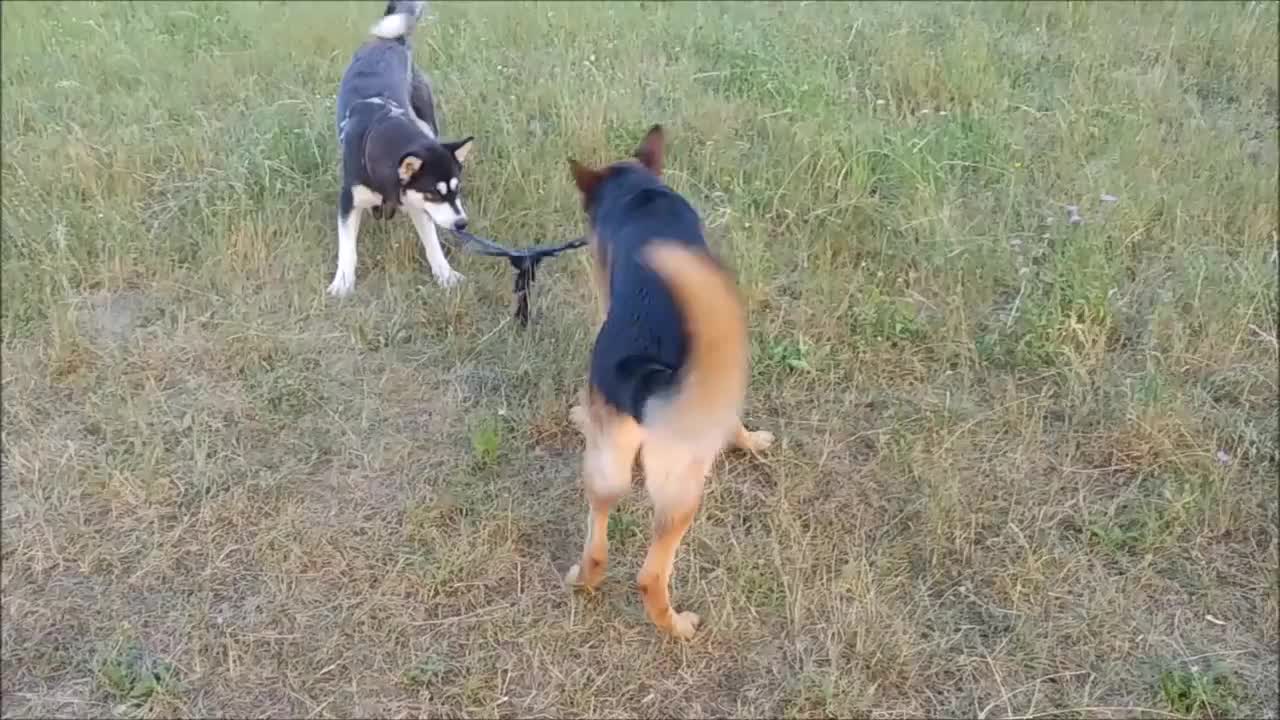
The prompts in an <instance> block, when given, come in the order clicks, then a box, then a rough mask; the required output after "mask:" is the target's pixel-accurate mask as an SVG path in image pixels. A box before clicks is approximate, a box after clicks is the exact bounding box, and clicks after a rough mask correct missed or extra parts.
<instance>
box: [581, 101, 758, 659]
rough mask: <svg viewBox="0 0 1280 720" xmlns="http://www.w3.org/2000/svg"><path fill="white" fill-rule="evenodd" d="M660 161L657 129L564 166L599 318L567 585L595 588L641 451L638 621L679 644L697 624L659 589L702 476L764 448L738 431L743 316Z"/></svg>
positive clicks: (665, 583) (743, 381)
mask: <svg viewBox="0 0 1280 720" xmlns="http://www.w3.org/2000/svg"><path fill="white" fill-rule="evenodd" d="M663 152H664V139H663V131H662V128H661V127H660V126H656V125H655V126H654V127H653V128H652V129H650V130H649V133H648V134H647V135H646V136H645V138H644V140H643V142H642V143H641V145H640V147H639V149H638V150H636V152H635V160H634V161H633V160H624V161H621V162H617V163H614V164H612V165H609V166H608V167H605V168H602V169H594V168H588V167H585V166H583V165H581V164H579V163H578V162H576V161H574V160H570V161H569V164H570V168H571V170H572V172H573V177H574V180H575V182H576V183H577V185H578V190H579V191H580V192H581V194H582V202H583V207H584V209H585V210H586V213H587V216H588V220H589V224H590V228H591V236H592V238H591V245H592V249H593V252H594V272H593V279H594V284H595V286H596V291H597V293H598V295H599V298H600V300H601V309H602V311H603V315H604V318H603V322H602V323H601V325H600V329H599V332H598V334H597V336H596V342H595V346H594V348H593V349H592V352H591V369H590V375H589V378H588V382H587V387H586V392H585V393H584V402H583V404H581V405H578V406H576V407H574V408H573V411H572V418H573V421H574V423H575V424H576V425H577V426H578V428H579V429H580V430H581V431H582V433H583V435H584V436H585V437H586V449H585V451H584V454H583V464H582V465H583V467H582V472H583V484H584V485H585V489H586V496H587V502H588V504H589V506H590V517H589V520H588V523H587V539H586V544H585V546H584V547H583V550H582V559H581V561H580V562H579V563H578V564H577V565H574V566H573V567H572V568H570V570H569V572H568V574H567V575H566V577H565V581H566V582H567V583H568V584H570V585H571V586H575V587H583V588H587V589H594V588H595V587H596V586H598V585H599V584H600V582H601V580H603V579H604V573H605V568H606V566H607V564H608V557H609V547H608V537H607V531H608V524H609V511H610V510H611V509H612V508H613V506H614V504H615V503H617V501H618V500H619V499H620V498H621V497H622V496H623V495H625V494H626V493H627V492H628V491H629V490H630V489H631V468H632V465H633V463H634V462H635V456H636V453H637V452H639V453H640V458H641V463H642V465H643V468H644V474H645V486H646V487H647V488H648V492H649V497H650V498H651V499H652V500H653V505H654V521H653V533H654V535H653V540H652V543H651V545H650V546H649V553H648V557H647V558H646V559H645V562H644V567H643V568H641V570H640V573H639V575H638V576H637V578H636V580H637V584H638V585H639V589H640V592H641V594H642V596H643V598H644V606H645V611H646V612H647V613H648V616H649V619H650V620H652V621H653V623H654V624H655V625H657V626H658V627H659V628H661V629H663V630H665V631H667V632H670V633H671V634H673V635H675V636H676V637H679V638H688V637H691V636H692V635H693V633H694V630H695V629H696V628H697V626H698V623H699V617H698V615H696V614H695V613H692V612H681V613H677V612H675V611H674V610H673V609H672V608H671V601H670V595H669V590H668V587H669V584H670V579H671V569H672V565H673V563H674V561H675V554H676V549H677V548H678V547H679V545H680V541H681V539H682V538H683V537H684V534H685V531H686V530H688V529H689V526H690V524H692V522H693V516H694V514H695V513H696V512H697V510H698V505H699V504H700V502H701V500H702V489H703V483H704V481H705V479H706V475H707V473H708V472H709V471H710V469H711V464H712V462H713V461H714V460H715V458H716V455H717V454H718V453H719V452H720V451H721V450H723V449H724V448H725V446H726V445H728V444H731V443H732V444H733V445H735V446H736V447H739V448H743V449H748V450H753V451H754V450H763V449H764V448H766V447H768V446H769V445H770V444H771V443H772V442H773V435H772V434H770V433H768V432H763V431H757V432H748V431H747V430H746V428H744V427H743V426H742V422H741V420H740V416H741V413H742V407H743V403H744V400H745V397H746V391H747V381H748V375H749V371H748V355H749V346H748V340H747V323H746V315H745V310H744V307H743V304H742V300H741V299H740V297H739V295H738V291H737V287H736V285H735V283H734V280H733V278H732V277H731V276H730V274H729V273H728V271H726V270H725V268H724V267H722V266H721V264H720V262H719V261H718V260H717V259H716V258H715V257H714V256H713V255H712V254H711V250H710V248H709V247H708V246H707V243H706V241H705V239H704V238H703V233H702V222H701V220H700V219H699V217H698V214H697V212H696V211H695V210H694V209H693V207H692V206H690V205H689V203H688V202H686V201H685V199H684V198H682V197H681V196H680V195H679V194H678V193H676V192H675V191H674V190H672V189H671V188H669V187H667V186H666V185H665V184H664V183H663V182H662V179H661V175H662V166H663Z"/></svg>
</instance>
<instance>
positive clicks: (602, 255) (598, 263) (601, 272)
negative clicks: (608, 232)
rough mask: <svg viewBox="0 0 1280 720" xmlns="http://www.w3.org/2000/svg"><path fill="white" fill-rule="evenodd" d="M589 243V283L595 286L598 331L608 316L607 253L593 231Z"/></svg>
mask: <svg viewBox="0 0 1280 720" xmlns="http://www.w3.org/2000/svg"><path fill="white" fill-rule="evenodd" d="M589 244H590V246H591V284H592V285H593V286H594V287H595V290H596V308H597V309H598V310H599V311H600V314H599V316H598V317H597V318H596V332H600V328H601V327H602V326H603V325H604V321H605V318H607V317H608V316H609V253H608V252H607V251H606V250H605V248H604V245H602V244H601V243H600V238H598V237H596V234H595V233H592V234H591V237H590V240H589Z"/></svg>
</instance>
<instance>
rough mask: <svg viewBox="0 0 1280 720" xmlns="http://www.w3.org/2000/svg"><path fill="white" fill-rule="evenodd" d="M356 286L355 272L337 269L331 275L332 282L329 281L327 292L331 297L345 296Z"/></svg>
mask: <svg viewBox="0 0 1280 720" xmlns="http://www.w3.org/2000/svg"><path fill="white" fill-rule="evenodd" d="M355 288H356V275H355V273H349V272H343V271H341V270H339V271H338V272H337V274H335V275H334V276H333V282H331V283H329V289H328V291H327V292H328V293H329V295H331V296H333V297H346V296H348V295H350V294H351V291H352V290H354V289H355Z"/></svg>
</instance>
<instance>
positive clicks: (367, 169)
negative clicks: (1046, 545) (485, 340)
mask: <svg viewBox="0 0 1280 720" xmlns="http://www.w3.org/2000/svg"><path fill="white" fill-rule="evenodd" d="M425 5H426V3H425V2H422V1H420V0H418V1H409V0H390V2H388V3H387V9H386V13H385V15H384V16H383V18H382V20H380V21H379V22H378V23H377V24H376V25H374V26H373V28H372V29H371V30H370V32H371V33H372V34H373V38H372V39H370V40H369V41H368V42H366V43H364V44H363V45H362V46H360V49H358V50H356V53H355V56H354V57H352V59H351V64H350V65H348V66H347V71H346V73H345V74H344V75H343V76H342V84H341V85H340V86H339V88H338V142H339V145H340V146H341V148H342V191H341V193H340V194H339V195H338V269H337V272H335V273H334V276H333V283H332V284H330V285H329V294H330V295H334V296H339V297H340V296H344V295H347V294H349V293H350V292H351V291H352V290H353V289H354V288H355V284H356V237H357V235H359V233H360V220H361V217H362V216H363V215H364V211H365V210H369V209H373V210H374V211H375V213H376V214H378V215H379V216H381V217H391V216H393V215H394V214H395V210H396V208H397V207H403V208H404V209H405V212H406V213H407V214H408V215H409V219H410V220H412V221H413V226H414V227H415V228H416V229H417V231H418V237H419V238H420V239H421V240H422V248H423V250H425V251H426V253H427V262H428V263H429V264H430V265H431V273H432V274H433V275H435V277H436V281H437V282H439V283H440V285H441V286H443V287H451V286H453V285H456V284H457V283H458V282H460V281H461V280H462V279H463V278H462V275H460V274H459V273H457V272H455V271H454V269H453V268H452V267H450V266H449V261H448V260H447V259H445V256H444V252H443V251H442V250H441V249H440V238H439V237H438V236H437V235H436V227H435V226H436V225H440V226H441V227H444V228H449V229H454V228H456V229H459V230H461V229H463V228H465V227H466V226H467V213H466V211H464V210H463V209H462V196H461V190H462V185H461V183H462V163H463V161H464V160H466V157H467V152H468V151H469V150H470V149H471V145H472V140H473V139H474V138H471V137H467V138H465V139H463V140H459V141H457V142H442V141H441V140H440V139H439V137H438V135H439V126H438V125H437V123H436V115H435V106H434V101H433V98H432V95H431V85H430V83H429V82H428V81H427V79H426V77H425V76H424V75H423V74H422V73H420V72H419V71H418V70H417V68H415V67H414V64H413V58H412V57H411V53H410V49H409V44H408V41H407V36H408V34H409V33H410V32H411V31H412V30H413V28H414V27H415V26H416V25H417V23H418V18H419V17H420V16H421V15H422V12H423V8H424V6H425Z"/></svg>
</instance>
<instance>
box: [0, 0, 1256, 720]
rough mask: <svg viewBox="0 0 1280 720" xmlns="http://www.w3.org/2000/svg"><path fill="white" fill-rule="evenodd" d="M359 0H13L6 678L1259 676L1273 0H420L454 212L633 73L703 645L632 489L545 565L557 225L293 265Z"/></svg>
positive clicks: (521, 186) (1052, 689) (1103, 704)
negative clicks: (714, 334) (580, 583)
mask: <svg viewBox="0 0 1280 720" xmlns="http://www.w3.org/2000/svg"><path fill="white" fill-rule="evenodd" d="M379 7H380V5H378V4H366V3H361V4H348V3H325V4H306V3H298V4H270V3H263V4H257V5H254V4H248V3H225V4H224V3H201V4H196V5H172V4H167V3H166V4H152V5H120V4H110V3H108V4H98V5H90V4H80V3H75V4H62V5H58V6H56V8H55V6H51V5H44V4H33V3H28V4H12V3H6V5H5V9H4V19H3V41H4V42H3V60H4V73H3V90H4V93H3V120H4V123H3V146H4V167H3V189H4V195H3V213H4V215H3V220H4V223H3V241H2V245H0V252H2V259H3V263H2V264H0V272H2V275H0V279H2V280H3V310H2V312H0V321H2V323H3V351H4V355H3V430H2V433H3V434H2V440H3V482H2V484H0V489H2V491H3V537H2V543H0V547H2V553H3V554H2V559H3V567H2V569H0V592H2V594H3V626H2V629H0V645H2V647H3V651H2V664H0V670H2V672H3V692H2V693H0V708H2V710H3V715H4V716H5V717H49V716H74V717H86V716H126V715H128V716H133V715H142V716H148V717H161V716H172V715H184V716H200V717H212V716H237V717H247V716H278V717H304V716H315V717H352V716H361V717H369V716H393V717H402V716H420V715H440V714H447V715H466V716H507V717H509V716H519V717H571V716H580V717H635V716H643V717H664V716H713V715H715V716H723V715H732V716H754V717H776V716H778V715H787V716H805V717H820V716H828V717H833V716H840V717H849V716H870V717H921V716H925V715H928V716H948V717H961V716H964V717H984V718H995V717H1040V716H1046V715H1049V714H1052V715H1054V716H1059V717H1117V718H1118V717H1133V716H1146V717H1168V716H1179V717H1181V716H1206V717H1208V716H1212V717H1223V716H1227V715H1235V716H1255V717H1256V716H1267V717H1276V716H1277V713H1278V712H1280V710H1278V708H1280V696H1278V695H1277V693H1276V687H1277V680H1278V678H1277V672H1278V670H1277V652H1278V650H1280V638H1278V637H1277V630H1276V628H1277V624H1278V622H1280V571H1278V570H1277V567H1278V559H1277V553H1278V551H1280V549H1278V546H1277V537H1278V530H1277V528H1278V524H1280V510H1278V509H1277V508H1278V503H1277V497H1276V493H1277V487H1276V473H1277V471H1278V470H1280V462H1278V455H1280V451H1278V445H1280V443H1278V441H1277V400H1276V398H1277V363H1276V342H1275V335H1276V329H1277V301H1276V291H1277V286H1276V272H1277V266H1276V234H1275V233H1276V212H1277V200H1276V197H1277V179H1276V173H1277V150H1276V138H1277V135H1276V114H1277V78H1276V62H1277V57H1276V45H1275V42H1274V40H1275V36H1276V27H1277V12H1276V6H1275V5H1274V4H1264V3H1232V4H1181V5H1150V4H1141V5H1133V6H1118V5H1107V6H1103V5H1100V4H1090V3H1075V4H1062V3H1031V4H1025V5H996V4H987V3H979V4H975V5H965V6H959V5H949V6H948V5H943V6H933V5H915V4H907V5H901V6H890V5H853V4H849V5H843V4H823V3H810V4H804V5H792V4H788V5H787V6H786V7H785V8H784V7H782V6H781V5H777V4H764V3H760V4H752V5H739V6H735V7H732V8H730V7H728V6H716V7H712V6H707V5H676V6H670V5H663V6H661V7H655V6H653V5H652V4H650V5H648V6H647V7H644V8H641V7H640V6H638V5H624V4H612V5H609V6H604V5H595V6H592V5H584V4H574V5H565V4H551V5H541V4H540V5H507V4H496V3H495V4H491V3H484V4H473V5H461V4H459V5H455V4H447V3H440V4H439V5H438V6H437V7H436V13H437V15H438V16H439V17H438V19H437V20H436V21H434V22H435V24H434V25H433V26H432V27H431V29H429V30H427V31H426V32H424V33H423V36H424V40H423V41H422V44H423V49H422V50H421V51H420V52H419V57H420V58H421V59H422V60H423V62H424V63H425V64H426V66H427V67H428V68H429V69H431V70H432V71H433V72H434V73H435V74H436V76H437V81H438V84H439V91H440V93H439V94H440V96H441V100H442V104H443V113H442V114H443V115H444V118H445V122H446V126H447V129H448V131H449V132H450V134H454V133H461V132H466V133H468V134H470V133H474V134H475V135H477V136H478V138H479V140H478V142H477V149H476V152H475V153H474V157H475V161H474V163H473V166H472V168H471V169H470V170H469V176H468V182H469V190H468V192H469V193H470V198H471V200H470V203H471V213H472V215H473V218H474V219H475V220H474V221H475V222H476V223H477V229H478V230H480V231H482V232H486V234H490V235H492V236H494V237H498V238H504V239H506V238H514V239H517V240H519V239H522V238H538V239H539V240H545V239H554V238H563V237H568V236H570V235H571V234H572V233H576V232H578V231H580V228H581V220H580V218H579V214H580V211H579V209H578V206H577V201H576V198H575V197H574V195H573V188H572V182H571V180H570V178H569V176H568V172H567V170H566V169H565V166H564V157H565V156H567V155H574V156H576V157H579V158H581V159H583V160H585V161H592V162H596V161H602V160H606V159H609V158H613V157H616V156H617V154H618V153H619V152H622V151H625V150H626V149H628V148H629V147H630V146H631V144H632V143H634V141H635V138H637V137H639V134H640V133H642V132H643V129H644V128H646V127H648V125H649V124H651V123H653V122H658V121H661V122H663V123H664V124H665V125H666V126H667V128H668V133H669V136H668V137H669V141H670V157H669V164H670V169H669V177H670V179H671V182H672V183H673V184H674V185H675V186H676V187H677V188H678V189H680V190H681V191H682V192H685V193H686V194H687V195H688V196H689V197H690V199H691V200H692V201H693V202H694V203H695V204H696V206H697V207H698V208H699V209H700V210H701V211H702V212H703V215H704V217H705V218H706V219H707V224H708V226H709V229H710V230H709V231H710V235H711V239H712V242H713V243H714V244H715V245H716V246H717V248H718V249H719V250H720V251H721V252H722V253H724V254H725V255H726V256H727V257H728V258H729V260H730V261H731V262H732V264H733V265H734V266H735V267H736V268H737V270H738V272H739V275H740V277H741V282H742V286H743V293H744V297H745V298H747V300H748V303H749V306H750V322H751V333H752V338H753V344H754V351H753V352H754V370H753V379H752V385H751V389H750V391H749V400H748V402H749V407H748V415H747V417H748V424H749V425H751V426H752V427H762V428H767V429H769V430H772V431H773V432H775V433H776V434H777V435H778V438H779V442H778V444H777V445H776V446H775V447H774V448H773V449H772V450H770V451H769V452H768V453H767V454H766V455H764V456H762V457H760V458H752V457H750V456H749V455H744V454H739V453H731V454H728V455H725V456H724V457H723V458H722V459H721V460H719V461H718V462H717V464H716V467H715V470H714V472H713V476H712V478H711V480H710V482H709V486H708V490H707V496H706V500H705V501H704V504H703V507H702V510H701V511H700V514H699V517H698V520H697V522H696V523H695V525H694V526H693V529H692V530H691V532H690V534H689V536H688V538H687V540H686V542H685V544H684V546H683V548H682V549H681V551H680V553H679V556H678V559H677V564H676V573H675V576H674V579H673V586H672V592H673V595H674V597H675V600H676V603H677V605H678V606H679V607H681V608H688V609H692V610H695V611H696V612H698V613H700V614H701V615H702V617H703V622H704V626H703V628H702V629H701V630H700V631H699V633H698V634H697V636H696V637H695V639H694V640H692V641H691V642H689V643H679V642H675V641H671V640H668V639H664V638H662V637H659V636H658V635H657V634H656V633H655V632H654V631H653V629H652V627H651V626H650V624H649V623H648V622H647V621H646V619H645V617H644V613H643V609H642V607H641V605H640V602H639V598H638V597H637V596H636V593H635V592H634V590H633V588H632V587H631V579H632V578H633V577H634V575H635V570H636V568H637V567H638V566H639V563H640V562H641V560H642V559H643V551H644V545H645V542H646V540H647V537H648V522H649V514H648V508H647V507H646V505H645V503H644V502H643V499H642V495H641V494H636V495H633V497H631V498H629V499H628V500H626V501H624V502H623V504H622V505H621V506H620V508H619V511H618V512H617V513H616V515H615V518H614V519H613V521H612V522H611V539H612V565H611V569H610V571H609V579H608V580H607V581H606V583H605V585H604V586H603V588H602V589H601V592H600V593H598V594H596V595H595V596H593V597H575V596H573V595H571V594H570V593H568V592H567V591H566V590H565V589H564V588H563V587H562V585H561V582H560V579H559V578H560V575H561V574H562V573H563V572H564V570H565V569H566V568H567V567H568V565H569V564H571V563H572V562H574V560H575V559H576V557H577V554H578V552H579V550H580V548H581V542H582V533H583V529H584V528H583V516H584V504H583V500H582V497H581V493H580V491H579V489H578V487H577V477H576V475H577V472H578V462H579V457H578V456H579V453H580V452H581V446H580V443H581V440H580V438H579V437H578V436H577V434H576V433H575V432H574V430H573V429H572V427H571V425H570V423H569V421H568V416H567V413H568V408H569V407H570V405H571V404H572V403H573V401H574V400H575V399H576V393H577V391H578V388H579V384H580V382H581V380H582V376H583V373H584V362H585V358H586V351H587V345H588V343H589V341H590V330H591V327H592V324H591V323H592V319H593V318H594V317H595V312H596V310H595V306H594V300H593V298H592V296H591V293H590V290H589V284H588V273H589V268H588V261H587V258H586V257H585V256H579V257H573V258H571V259H569V260H564V261H556V262H555V263H554V264H553V265H552V266H549V269H548V270H547V271H546V272H544V273H543V275H542V277H541V279H540V284H539V288H538V291H539V293H540V296H539V298H538V303H537V304H536V306H535V319H534V325H533V327H532V328H531V329H530V331H529V332H527V333H520V332H518V331H517V330H516V329H515V328H514V327H513V326H512V325H511V324H510V323H508V322H507V321H506V319H505V318H506V315H507V313H508V311H509V305H508V301H509V297H508V293H509V289H510V286H509V282H510V278H509V277H508V275H507V271H506V269H505V268H504V267H500V266H499V264H498V263H493V262H490V261H485V260H483V259H479V258H474V257H462V258H455V260H454V265H455V267H457V268H458V269H459V270H460V271H461V272H463V273H465V274H466V275H467V276H468V278H469V282H468V284H467V286H466V287H465V288H464V289H463V290H461V291H460V292H453V293H448V292H444V291H442V290H440V289H438V288H436V287H435V286H434V284H433V283H432V282H431V280H430V276H429V274H428V273H427V272H426V271H425V268H424V265H423V262H422V260H421V259H420V258H419V256H418V252H419V251H418V250H417V243H416V241H415V240H414V239H413V235H412V232H411V230H410V229H409V225H408V223H407V222H405V221H404V220H403V219H402V218H397V219H396V220H395V221H394V222H393V223H390V224H388V223H374V222H372V221H370V222H367V223H366V225H367V227H368V228H369V229H368V230H367V231H366V232H365V233H364V237H362V246H361V254H360V258H361V265H360V268H359V284H358V286H357V292H356V294H355V295H354V296H353V297H352V298H350V299H349V300H348V301H345V302H333V301H330V300H328V299H327V298H325V297H324V295H323V289H324V287H325V285H326V283H327V282H328V279H329V275H330V273H331V272H332V269H333V267H332V262H333V256H334V238H333V235H334V228H333V227H332V221H331V213H332V205H331V198H332V192H333V182H334V172H335V165H334V163H335V162H336V152H335V150H334V147H333V139H332V127H331V125H332V102H333V92H334V87H335V85H336V83H337V80H338V78H339V77H340V74H341V71H342V67H343V63H344V62H345V61H346V59H347V57H348V56H349V53H350V52H351V49H352V48H353V47H354V46H355V43H356V42H358V40H359V38H360V37H361V34H362V33H363V32H364V29H365V28H366V27H367V25H368V24H369V22H370V21H371V18H373V17H374V16H376V14H377V12H378V11H379ZM881 101H883V102H881ZM925 110H930V111H931V112H930V113H928V114H925V113H924V111H925ZM942 110H947V111H948V114H947V115H945V116H944V115H941V111H942ZM1104 192H1105V193H1111V194H1114V195H1116V196H1118V197H1119V198H1120V201H1119V202H1118V203H1107V202H1104V201H1102V200H1099V199H1097V198H1099V196H1100V194H1101V193H1104ZM1062 203H1070V204H1077V205H1079V206H1080V213H1081V214H1082V215H1083V216H1084V217H1085V219H1086V222H1085V223H1084V224H1083V225H1080V226H1070V225H1067V223H1066V222H1065V220H1066V213H1065V212H1064V211H1063V209H1062V207H1061V204H1062Z"/></svg>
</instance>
